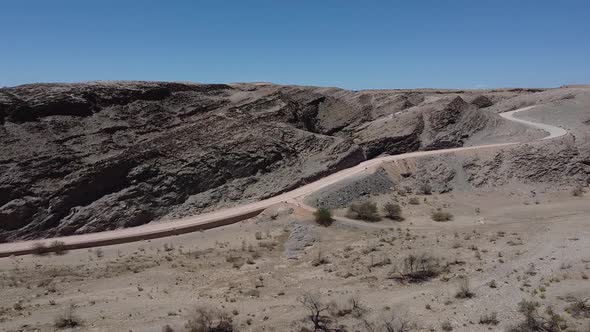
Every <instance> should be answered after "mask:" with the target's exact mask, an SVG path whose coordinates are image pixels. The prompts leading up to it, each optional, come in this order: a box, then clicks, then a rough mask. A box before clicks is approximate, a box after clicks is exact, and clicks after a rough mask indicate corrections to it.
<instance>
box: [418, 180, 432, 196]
mask: <svg viewBox="0 0 590 332" xmlns="http://www.w3.org/2000/svg"><path fill="white" fill-rule="evenodd" d="M417 192H418V193H419V194H422V195H432V186H431V185H430V183H428V182H423V183H421V184H420V186H419V187H418V190H417Z"/></svg>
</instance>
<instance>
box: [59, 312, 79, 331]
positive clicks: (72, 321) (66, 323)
mask: <svg viewBox="0 0 590 332" xmlns="http://www.w3.org/2000/svg"><path fill="white" fill-rule="evenodd" d="M79 325H81V322H80V319H79V318H78V317H77V316H76V315H75V314H74V308H73V307H68V308H67V309H66V310H65V311H64V312H63V313H62V314H60V315H59V316H57V317H55V327H56V328H58V329H66V328H72V327H76V326H79Z"/></svg>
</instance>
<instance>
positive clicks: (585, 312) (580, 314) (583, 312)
mask: <svg viewBox="0 0 590 332" xmlns="http://www.w3.org/2000/svg"><path fill="white" fill-rule="evenodd" d="M567 300H568V301H569V302H571V303H572V304H571V305H569V306H568V307H567V308H566V309H565V311H567V312H568V313H569V314H570V315H572V317H574V318H590V304H588V301H590V297H589V298H587V299H580V298H577V297H569V298H568V299H567Z"/></svg>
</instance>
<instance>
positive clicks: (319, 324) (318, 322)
mask: <svg viewBox="0 0 590 332" xmlns="http://www.w3.org/2000/svg"><path fill="white" fill-rule="evenodd" d="M300 302H301V304H303V306H304V307H305V309H307V312H308V313H309V315H308V318H309V320H310V321H311V322H312V323H313V331H332V328H331V326H332V324H334V321H333V319H332V317H330V316H329V315H328V313H330V310H331V305H330V304H326V303H323V302H322V300H321V298H320V295H319V294H311V293H307V294H305V295H303V297H302V298H301V300H300Z"/></svg>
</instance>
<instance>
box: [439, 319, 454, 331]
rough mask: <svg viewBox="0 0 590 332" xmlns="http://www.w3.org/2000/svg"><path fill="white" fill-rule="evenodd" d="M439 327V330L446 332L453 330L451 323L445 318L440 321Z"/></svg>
mask: <svg viewBox="0 0 590 332" xmlns="http://www.w3.org/2000/svg"><path fill="white" fill-rule="evenodd" d="M440 328H441V330H443V331H447V332H448V331H452V330H453V325H451V322H449V321H448V320H447V321H444V322H442V324H440Z"/></svg>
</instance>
